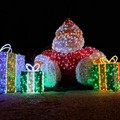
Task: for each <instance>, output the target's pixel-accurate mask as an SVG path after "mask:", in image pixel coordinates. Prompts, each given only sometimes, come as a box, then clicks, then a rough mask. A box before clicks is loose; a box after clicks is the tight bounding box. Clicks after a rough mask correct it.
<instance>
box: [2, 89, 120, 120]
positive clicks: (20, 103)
mask: <svg viewBox="0 0 120 120" xmlns="http://www.w3.org/2000/svg"><path fill="white" fill-rule="evenodd" d="M118 119H120V92H119V91H118V92H98V91H92V90H73V91H66V92H54V91H48V92H44V93H42V94H21V93H9V94H0V120H118Z"/></svg>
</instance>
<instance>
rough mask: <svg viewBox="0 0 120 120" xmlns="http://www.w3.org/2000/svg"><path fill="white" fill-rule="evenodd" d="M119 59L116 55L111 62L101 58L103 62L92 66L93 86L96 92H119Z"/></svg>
mask: <svg viewBox="0 0 120 120" xmlns="http://www.w3.org/2000/svg"><path fill="white" fill-rule="evenodd" d="M117 60H118V57H117V56H116V55H115V56H113V57H112V58H111V59H110V60H108V59H106V58H101V60H100V61H101V62H100V63H98V64H96V63H94V65H93V66H92V78H93V86H94V89H96V90H113V91H115V90H118V89H119V79H118V64H119V63H118V62H117Z"/></svg>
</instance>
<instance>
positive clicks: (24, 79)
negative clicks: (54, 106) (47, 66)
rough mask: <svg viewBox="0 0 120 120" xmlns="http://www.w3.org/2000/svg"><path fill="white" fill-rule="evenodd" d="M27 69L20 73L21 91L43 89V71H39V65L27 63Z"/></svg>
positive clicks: (33, 91)
mask: <svg viewBox="0 0 120 120" xmlns="http://www.w3.org/2000/svg"><path fill="white" fill-rule="evenodd" d="M26 69H27V71H22V73H21V92H22V93H40V92H41V91H44V79H43V76H44V75H43V73H42V71H40V65H39V64H38V63H36V64H35V65H34V66H32V65H31V64H29V63H27V64H26Z"/></svg>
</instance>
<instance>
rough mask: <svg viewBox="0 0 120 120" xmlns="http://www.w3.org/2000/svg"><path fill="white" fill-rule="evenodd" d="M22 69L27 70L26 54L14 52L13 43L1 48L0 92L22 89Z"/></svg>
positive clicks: (12, 91)
mask: <svg viewBox="0 0 120 120" xmlns="http://www.w3.org/2000/svg"><path fill="white" fill-rule="evenodd" d="M4 50H7V52H3V51H4ZM22 70H25V56H24V55H21V54H15V53H13V52H12V49H11V45H10V44H5V45H4V46H3V47H2V48H1V49H0V93H14V92H17V91H20V74H21V71H22Z"/></svg>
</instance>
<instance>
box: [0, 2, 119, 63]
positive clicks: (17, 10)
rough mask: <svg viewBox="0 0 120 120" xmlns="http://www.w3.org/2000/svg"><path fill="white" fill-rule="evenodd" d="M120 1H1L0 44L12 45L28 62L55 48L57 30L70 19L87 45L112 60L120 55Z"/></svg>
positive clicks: (15, 51) (14, 50)
mask: <svg viewBox="0 0 120 120" xmlns="http://www.w3.org/2000/svg"><path fill="white" fill-rule="evenodd" d="M119 11H120V7H119V3H118V2H113V1H111V2H110V1H109V2H106V3H104V2H100V1H99V2H98V1H97V0H82V1H81V0H71V1H70V0H64V1H61V0H60V1H58V0H56V1H52V2H51V0H50V1H49V0H44V1H40V0H39V1H37V2H36V1H31V2H30V1H25V0H24V1H22V2H21V1H16V2H15V1H14V2H12V1H7V2H6V1H2V2H1V1H0V46H1V47H2V46H3V45H4V44H7V43H9V44H11V46H12V50H13V52H14V53H20V54H23V55H25V56H26V62H31V63H32V62H33V60H34V57H35V56H36V55H38V54H40V53H41V52H42V51H44V50H46V49H49V48H51V44H52V41H53V39H54V37H55V31H56V30H57V29H58V27H59V26H61V25H62V24H63V22H64V21H65V20H66V19H68V18H70V19H71V20H72V21H73V22H75V24H76V25H78V27H79V28H80V29H81V30H82V31H83V36H84V38H85V45H84V47H86V46H91V47H95V48H97V49H99V50H100V51H102V52H103V53H104V54H105V55H106V56H107V57H108V59H110V58H111V57H112V56H114V55H117V56H118V57H120V48H119V40H120V37H119V28H120V23H119V21H120V19H119V15H120V13H119Z"/></svg>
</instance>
